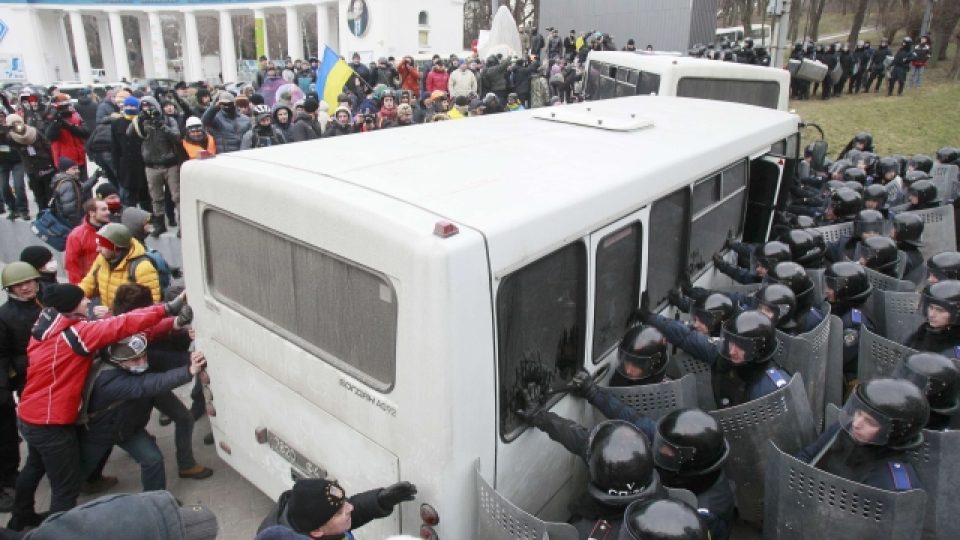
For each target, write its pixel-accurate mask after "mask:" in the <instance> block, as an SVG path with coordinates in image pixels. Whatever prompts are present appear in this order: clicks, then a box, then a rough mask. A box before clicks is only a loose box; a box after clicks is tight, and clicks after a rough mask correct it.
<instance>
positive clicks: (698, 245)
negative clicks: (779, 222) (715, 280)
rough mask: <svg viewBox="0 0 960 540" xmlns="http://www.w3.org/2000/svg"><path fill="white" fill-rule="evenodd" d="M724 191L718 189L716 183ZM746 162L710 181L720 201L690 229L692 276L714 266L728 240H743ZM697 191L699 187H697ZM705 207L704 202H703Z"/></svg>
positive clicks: (701, 211)
mask: <svg viewBox="0 0 960 540" xmlns="http://www.w3.org/2000/svg"><path fill="white" fill-rule="evenodd" d="M717 179H719V180H720V184H721V185H720V187H719V189H716V184H715V182H716V180H717ZM746 183H747V168H746V162H745V161H743V162H739V163H737V164H736V165H733V166H732V167H729V168H727V169H726V170H724V171H723V173H722V174H720V175H715V176H712V177H710V178H708V179H707V181H706V184H708V185H709V189H704V190H703V191H702V192H701V194H706V193H707V192H708V191H709V192H712V193H715V194H716V195H717V196H718V197H717V199H715V201H714V203H713V204H712V205H710V206H707V207H706V208H704V209H698V210H697V211H695V212H694V214H693V221H692V223H691V226H690V250H689V253H688V258H687V272H689V273H690V274H691V275H694V274H696V273H697V272H699V271H700V270H702V269H703V268H704V267H705V266H706V265H707V263H708V262H710V260H711V258H712V257H713V254H714V253H717V252H719V251H720V250H721V249H723V243H724V241H725V240H726V239H727V237H728V236H739V235H740V231H741V227H742V224H743V214H744V208H745V206H744V205H745V204H746V201H747V197H746V194H747V190H746ZM694 190H695V191H696V187H694ZM701 203H702V201H701Z"/></svg>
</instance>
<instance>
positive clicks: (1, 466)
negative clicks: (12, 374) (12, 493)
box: [0, 397, 20, 487]
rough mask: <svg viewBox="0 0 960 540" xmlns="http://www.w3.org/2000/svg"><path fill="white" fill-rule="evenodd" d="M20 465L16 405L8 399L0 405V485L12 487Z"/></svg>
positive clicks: (15, 481) (11, 399)
mask: <svg viewBox="0 0 960 540" xmlns="http://www.w3.org/2000/svg"><path fill="white" fill-rule="evenodd" d="M19 467H20V435H19V434H18V433H17V407H16V405H14V403H13V398H12V397H11V398H10V401H8V402H7V403H4V404H3V405H0V487H14V486H15V485H16V483H17V468H19Z"/></svg>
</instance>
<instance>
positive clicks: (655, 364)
mask: <svg viewBox="0 0 960 540" xmlns="http://www.w3.org/2000/svg"><path fill="white" fill-rule="evenodd" d="M666 372H667V338H665V337H663V334H661V333H660V331H659V330H657V329H656V328H654V327H652V326H633V327H631V328H630V329H629V330H627V331H626V333H624V335H623V337H622V338H621V339H620V346H619V347H618V348H617V369H616V371H615V372H614V373H613V376H612V377H611V379H610V386H633V385H637V384H656V383H658V382H660V381H662V380H663V377H664V375H665V374H666Z"/></svg>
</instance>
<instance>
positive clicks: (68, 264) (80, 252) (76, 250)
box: [63, 217, 99, 285]
mask: <svg viewBox="0 0 960 540" xmlns="http://www.w3.org/2000/svg"><path fill="white" fill-rule="evenodd" d="M97 255H99V253H97V229H95V228H94V227H93V225H91V224H90V219H89V217H85V218H84V219H83V221H82V222H80V224H79V225H77V226H76V227H74V228H73V230H72V231H70V234H68V235H67V252H66V254H65V255H64V257H63V266H64V269H65V270H66V271H67V279H68V280H69V281H70V283H73V284H74V285H76V284H78V283H80V280H82V279H83V276H85V275H87V271H88V270H90V267H91V266H93V261H95V260H97Z"/></svg>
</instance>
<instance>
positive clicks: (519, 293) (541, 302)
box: [497, 241, 587, 441]
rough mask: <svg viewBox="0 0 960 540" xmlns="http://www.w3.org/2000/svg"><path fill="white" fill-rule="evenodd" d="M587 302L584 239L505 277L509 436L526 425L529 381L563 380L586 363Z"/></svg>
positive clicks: (503, 346)
mask: <svg viewBox="0 0 960 540" xmlns="http://www.w3.org/2000/svg"><path fill="white" fill-rule="evenodd" d="M586 305H587V248H586V245H585V244H584V243H583V242H582V241H577V242H574V243H572V244H569V245H567V246H564V247H562V248H560V249H558V250H557V251H554V252H553V253H551V254H549V255H547V256H545V257H543V258H541V259H539V260H537V261H535V262H533V263H530V264H529V265H527V266H525V267H523V268H521V269H519V270H517V271H515V272H513V273H511V274H510V275H508V276H506V277H505V278H503V281H501V283H500V288H499V290H498V291H497V341H498V343H497V346H498V347H497V351H498V367H499V370H498V374H499V378H500V433H501V435H502V436H503V439H504V441H511V440H513V439H514V438H516V436H517V435H519V433H520V432H521V431H522V428H523V427H524V424H523V423H522V422H520V420H519V419H518V418H517V417H516V415H515V414H514V412H513V411H514V410H515V409H516V406H517V401H518V400H517V396H518V394H519V393H520V392H521V391H522V390H523V389H524V388H525V387H526V385H527V384H529V383H535V384H542V385H550V386H553V387H557V386H561V385H562V383H563V382H564V381H568V380H570V378H571V377H573V374H574V373H576V372H577V370H578V369H579V368H580V367H581V366H582V365H583V356H584V340H583V333H584V327H585V324H584V323H585V318H586V311H587V310H586ZM556 399H559V396H558V397H557V398H556Z"/></svg>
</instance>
